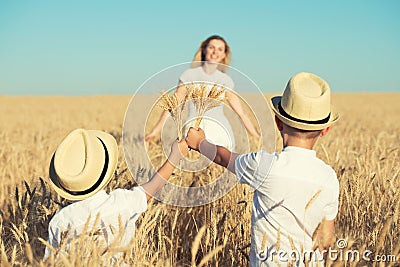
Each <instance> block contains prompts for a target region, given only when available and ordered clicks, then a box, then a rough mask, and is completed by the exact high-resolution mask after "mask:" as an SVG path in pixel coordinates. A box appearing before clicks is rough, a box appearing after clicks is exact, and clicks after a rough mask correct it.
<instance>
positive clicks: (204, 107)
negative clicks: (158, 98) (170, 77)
mask: <svg viewBox="0 0 400 267" xmlns="http://www.w3.org/2000/svg"><path fill="white" fill-rule="evenodd" d="M186 89H187V93H186V96H185V98H183V99H179V97H178V95H177V94H176V93H174V94H172V95H170V94H168V93H163V95H162V99H163V102H164V103H163V104H159V105H158V106H159V107H161V108H162V109H164V110H166V111H168V112H169V113H170V115H171V117H172V119H173V120H174V122H175V124H176V127H177V128H178V139H179V141H180V140H182V136H183V132H182V131H183V120H182V115H183V112H184V110H185V107H186V102H187V101H188V100H192V101H193V104H194V106H195V108H196V111H197V119H196V122H195V125H194V127H195V128H196V129H198V128H199V126H200V123H201V120H202V119H203V117H204V114H205V113H206V112H207V111H208V110H210V109H212V108H214V107H217V106H219V105H220V104H221V102H222V101H223V97H224V92H225V89H224V88H223V87H221V86H219V85H217V84H214V85H213V87H212V88H211V90H210V91H209V92H208V93H207V84H205V83H196V84H195V83H192V84H190V85H186Z"/></svg>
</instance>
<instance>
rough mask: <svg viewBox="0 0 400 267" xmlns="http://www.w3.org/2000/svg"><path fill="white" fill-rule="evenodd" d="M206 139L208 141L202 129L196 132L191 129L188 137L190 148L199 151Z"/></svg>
mask: <svg viewBox="0 0 400 267" xmlns="http://www.w3.org/2000/svg"><path fill="white" fill-rule="evenodd" d="M204 139H206V135H205V133H204V131H203V130H202V129H200V128H199V129H198V130H196V129H195V128H193V127H190V129H189V131H188V133H187V137H186V142H187V144H188V146H189V147H190V148H192V149H194V150H197V151H199V146H200V143H201V141H203V140H204Z"/></svg>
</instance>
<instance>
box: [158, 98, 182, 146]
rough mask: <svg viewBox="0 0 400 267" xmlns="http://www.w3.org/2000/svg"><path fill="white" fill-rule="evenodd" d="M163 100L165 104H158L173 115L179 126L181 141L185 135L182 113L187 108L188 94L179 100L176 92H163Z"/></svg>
mask: <svg viewBox="0 0 400 267" xmlns="http://www.w3.org/2000/svg"><path fill="white" fill-rule="evenodd" d="M162 100H163V104H158V106H159V107H160V108H162V109H164V110H166V111H168V112H169V114H170V115H171V118H172V119H173V120H174V122H175V125H176V127H177V128H178V139H179V141H181V140H182V137H183V132H182V130H183V129H182V128H183V127H182V125H183V121H182V114H183V112H184V110H185V106H186V105H185V103H186V100H187V96H186V97H185V98H184V99H183V100H179V97H178V95H177V94H176V93H174V94H173V95H170V94H168V93H163V95H162Z"/></svg>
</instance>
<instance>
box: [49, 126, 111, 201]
mask: <svg viewBox="0 0 400 267" xmlns="http://www.w3.org/2000/svg"><path fill="white" fill-rule="evenodd" d="M88 132H91V133H93V134H94V135H96V136H97V137H98V138H99V139H100V140H101V141H102V142H103V144H104V145H105V147H106V149H107V151H106V152H107V153H108V165H107V171H106V172H105V174H104V176H103V179H102V181H101V182H100V184H99V185H98V186H97V187H96V188H94V189H93V190H90V192H87V193H85V194H79V195H76V194H71V193H69V192H67V191H66V190H65V189H64V188H63V187H62V186H61V184H60V178H59V177H58V175H57V173H56V171H55V168H54V154H53V156H52V159H51V162H50V167H49V176H50V184H51V185H52V186H53V188H54V191H56V192H57V194H59V195H60V196H61V197H63V198H65V199H69V200H82V199H86V198H88V197H91V196H93V195H94V194H96V193H97V192H99V191H100V190H101V189H103V188H104V187H105V186H106V185H107V184H108V183H109V182H110V180H111V178H112V177H113V174H114V171H115V168H116V167H117V162H118V145H117V143H116V141H115V139H114V138H113V137H112V136H111V135H110V134H108V133H105V132H102V131H96V130H89V131H88ZM99 178H100V177H99Z"/></svg>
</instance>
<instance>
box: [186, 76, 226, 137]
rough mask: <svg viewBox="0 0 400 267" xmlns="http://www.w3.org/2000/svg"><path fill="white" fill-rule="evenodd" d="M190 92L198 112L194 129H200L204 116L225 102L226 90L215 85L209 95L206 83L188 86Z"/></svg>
mask: <svg viewBox="0 0 400 267" xmlns="http://www.w3.org/2000/svg"><path fill="white" fill-rule="evenodd" d="M186 88H187V89H188V90H189V92H190V95H191V99H192V101H193V104H194V106H195V108H196V110H197V119H196V122H195V124H194V128H196V129H198V128H199V126H200V123H201V120H202V119H203V117H204V114H205V113H206V112H207V111H208V110H210V109H212V108H215V107H217V106H219V105H220V104H221V102H222V101H223V100H224V95H225V94H224V93H225V89H224V88H223V87H221V86H219V85H217V84H214V85H213V87H212V88H211V90H210V91H209V92H208V93H207V85H206V84H205V83H197V84H194V83H192V84H191V85H190V86H186Z"/></svg>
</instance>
